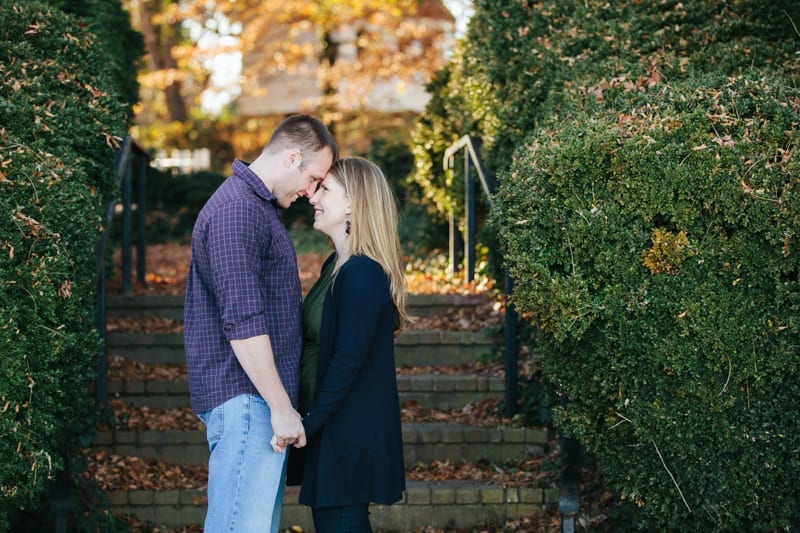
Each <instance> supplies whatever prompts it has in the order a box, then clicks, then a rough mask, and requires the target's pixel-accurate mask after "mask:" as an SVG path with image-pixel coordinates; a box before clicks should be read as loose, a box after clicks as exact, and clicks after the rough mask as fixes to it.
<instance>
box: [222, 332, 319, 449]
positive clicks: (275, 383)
mask: <svg viewBox="0 0 800 533" xmlns="http://www.w3.org/2000/svg"><path fill="white" fill-rule="evenodd" d="M231 347H232V348H233V352H234V353H235V354H236V358H237V359H238V360H239V364H240V365H242V368H243V369H244V371H245V372H246V373H247V376H248V377H249V378H250V381H252V382H253V385H255V387H256V389H257V390H258V392H259V394H261V397H262V398H264V401H266V402H267V405H269V410H270V421H271V423H272V431H273V433H274V434H275V438H274V439H273V448H275V450H276V451H283V449H284V448H285V447H286V446H287V445H289V444H294V446H295V447H296V448H302V447H303V446H305V445H306V434H305V430H304V429H303V421H302V418H301V417H300V413H298V412H297V411H296V410H295V409H294V407H292V402H291V400H290V399H289V395H288V394H286V389H285V388H284V386H283V383H282V382H281V378H280V376H279V375H278V369H277V367H276V366H275V357H274V355H273V353H272V343H270V340H269V336H268V335H258V336H256V337H250V338H249V339H241V340H232V341H231Z"/></svg>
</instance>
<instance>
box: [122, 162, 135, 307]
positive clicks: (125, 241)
mask: <svg viewBox="0 0 800 533" xmlns="http://www.w3.org/2000/svg"><path fill="white" fill-rule="evenodd" d="M132 182H133V169H132V165H131V164H130V162H129V161H127V162H125V171H124V174H123V178H122V293H123V294H124V295H125V296H130V295H131V294H133V287H132V283H131V270H132V269H131V240H132V239H131V234H132V233H133V228H132V226H133V221H132V215H131V211H132V204H133V198H132V197H133V183H132Z"/></svg>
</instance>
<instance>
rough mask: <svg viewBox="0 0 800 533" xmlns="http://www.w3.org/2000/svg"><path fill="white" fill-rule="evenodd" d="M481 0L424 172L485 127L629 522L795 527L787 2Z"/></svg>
mask: <svg viewBox="0 0 800 533" xmlns="http://www.w3.org/2000/svg"><path fill="white" fill-rule="evenodd" d="M474 4H475V8H476V12H475V15H474V16H473V18H472V20H471V22H470V27H469V30H468V33H467V35H466V37H465V39H464V41H463V42H462V43H461V53H460V54H457V55H456V56H455V57H454V60H453V61H452V62H451V63H450V65H449V66H448V68H447V69H446V70H445V71H444V72H443V73H442V74H441V75H440V76H439V78H438V79H437V80H436V82H435V83H434V84H433V85H432V86H431V88H432V89H433V90H434V91H435V92H434V93H433V98H432V100H431V103H430V104H429V107H428V110H427V112H426V114H425V116H424V117H423V118H422V119H421V120H420V121H419V123H418V135H417V136H416V137H415V146H414V154H415V157H416V161H417V166H416V171H417V173H416V176H415V179H416V181H417V182H418V183H420V184H421V186H422V187H423V189H424V190H425V195H426V198H430V199H432V200H434V201H435V203H437V205H442V206H445V205H446V204H447V201H448V200H446V199H441V198H443V197H445V196H446V195H448V194H452V191H451V188H450V187H451V184H450V183H448V182H447V179H448V177H447V176H446V175H445V174H444V173H441V172H440V171H438V170H437V165H439V163H438V161H441V155H442V152H443V150H444V147H446V146H447V145H448V144H449V143H450V142H452V140H453V138H454V137H456V138H457V137H458V136H460V135H462V134H464V133H471V134H475V135H479V136H481V137H482V138H483V140H484V146H483V150H484V152H483V154H484V157H485V162H486V165H487V167H489V169H490V171H492V172H494V173H495V174H496V175H497V176H498V178H499V182H500V186H501V191H500V193H499V194H498V196H497V199H496V200H497V203H496V204H495V205H496V209H495V210H494V212H493V213H492V214H491V224H492V227H493V228H494V229H495V230H496V232H497V233H498V234H499V237H500V240H501V244H502V247H503V249H504V255H505V260H506V263H507V265H508V266H509V267H510V268H511V270H512V273H513V276H514V278H515V281H516V288H515V292H514V301H515V303H516V304H517V306H518V308H519V309H520V310H522V311H523V312H524V313H525V316H526V318H527V319H528V320H529V321H530V322H531V323H532V324H534V325H535V326H536V327H537V328H539V331H540V333H539V335H538V339H537V341H538V342H537V343H536V344H535V349H534V357H535V358H536V359H538V360H539V362H540V363H541V366H542V370H543V372H544V374H545V376H546V377H547V378H548V379H549V380H551V381H552V384H553V385H554V386H555V387H556V388H557V389H558V390H559V391H560V392H561V393H563V394H564V395H566V396H567V397H568V398H569V402H568V403H567V404H566V406H565V407H558V408H556V409H555V411H554V418H555V422H556V423H557V424H558V425H559V426H561V427H562V428H563V429H565V430H567V431H569V432H571V433H572V434H573V435H574V436H576V437H578V438H579V439H580V440H581V441H582V442H583V443H584V444H585V445H586V447H587V448H588V449H589V451H591V452H595V453H596V454H597V458H598V464H599V465H600V468H601V469H602V474H603V476H604V478H605V480H606V482H607V483H608V485H609V488H611V489H612V490H614V491H615V492H616V493H617V494H618V495H620V496H622V497H623V498H625V500H626V501H627V502H630V503H631V505H630V509H633V511H634V512H633V513H632V514H631V515H630V517H632V518H631V520H632V522H631V524H632V525H633V526H634V527H638V528H642V529H664V530H680V529H683V528H685V527H686V526H687V524H691V526H692V528H693V529H695V530H705V529H717V530H771V529H776V528H791V527H797V522H796V518H795V517H794V516H793V514H792V509H794V508H796V507H797V506H798V501H797V494H799V493H800V491H798V488H800V487H798V484H797V482H795V481H788V480H789V479H792V480H793V479H794V477H795V476H793V475H792V474H793V473H794V472H797V471H798V467H799V466H800V459H799V458H798V456H797V453H796V450H797V449H800V448H798V444H799V443H798V438H799V437H798V435H799V433H798V427H797V426H798V423H797V421H796V417H793V416H792V414H791V413H793V411H794V402H795V400H794V398H795V397H796V396H797V395H798V392H800V380H798V359H797V355H796V354H797V348H798V323H797V320H796V316H797V311H798V303H800V295H799V294H798V285H797V283H798V282H797V271H798V252H797V247H796V243H797V238H798V237H797V235H796V233H797V229H798V228H799V227H800V224H798V222H800V221H798V218H797V217H798V202H799V201H800V200H798V197H797V196H798V195H797V193H796V192H795V191H794V188H796V187H797V183H798V182H797V176H798V175H800V172H798V168H797V162H796V159H797V158H796V156H795V157H793V155H794V152H796V147H797V143H798V133H797V132H798V125H799V124H800V111H799V110H798V106H799V105H800V104H799V103H800V98H798V92H797V90H796V89H793V88H795V87H797V80H798V74H799V73H800V56H798V51H800V34H798V30H797V27H796V25H797V24H798V21H800V6H798V5H797V3H796V2H791V1H788V0H784V1H780V0H779V1H775V2H772V1H771V2H767V1H764V0H739V1H736V2H718V1H716V0H706V1H697V2H678V1H664V2H639V1H637V0H631V1H625V0H623V1H620V2H596V1H584V0H566V1H564V0H546V1H544V2H495V1H492V0H477V1H476V2H475V3H474ZM465 117H468V118H467V119H465ZM456 197H458V196H456ZM779 480H780V481H779ZM793 521H794V522H793Z"/></svg>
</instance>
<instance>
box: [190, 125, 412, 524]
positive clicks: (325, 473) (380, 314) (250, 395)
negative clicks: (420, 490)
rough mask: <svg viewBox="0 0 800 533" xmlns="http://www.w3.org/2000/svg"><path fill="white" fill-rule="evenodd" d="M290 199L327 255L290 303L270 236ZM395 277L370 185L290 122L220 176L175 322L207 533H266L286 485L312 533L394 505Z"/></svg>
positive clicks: (383, 213)
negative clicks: (180, 325)
mask: <svg viewBox="0 0 800 533" xmlns="http://www.w3.org/2000/svg"><path fill="white" fill-rule="evenodd" d="M301 196H304V197H306V198H308V201H309V202H310V203H311V205H312V206H313V207H314V228H315V229H317V230H319V231H321V232H323V233H325V234H326V235H327V236H328V238H329V239H330V241H331V242H332V243H333V245H334V248H335V252H334V253H332V254H331V256H330V257H328V259H327V260H326V261H325V263H324V265H323V267H322V271H321V273H320V277H319V279H318V280H317V282H316V283H315V284H314V286H313V287H312V288H311V290H310V291H309V293H308V294H307V295H306V297H305V299H303V297H302V293H301V289H300V280H299V276H298V270H297V256H296V254H295V250H294V246H293V244H292V241H291V239H290V237H289V234H288V232H287V230H286V228H285V226H284V224H283V222H282V210H283V209H285V208H287V207H289V206H290V205H291V204H292V203H293V202H294V201H295V200H297V199H298V198H300V197H301ZM403 270H404V269H403V262H402V252H401V247H400V242H399V237H398V233H397V207H396V204H395V199H394V195H393V193H392V190H391V187H390V186H389V184H388V182H387V180H386V178H385V176H384V175H383V173H382V172H381V170H380V169H379V168H378V167H377V166H376V165H375V164H374V163H372V162H370V161H367V160H365V159H361V158H343V159H340V158H339V157H338V148H337V146H336V143H335V141H334V139H333V137H332V135H331V134H330V132H329V131H328V130H327V128H326V127H325V125H324V124H322V123H321V122H320V121H319V120H317V119H315V118H313V117H310V116H308V115H294V116H290V117H288V118H287V119H285V120H284V121H283V122H281V124H280V125H279V126H278V127H277V128H276V129H275V131H274V132H273V134H272V137H271V138H270V140H269V142H268V143H267V145H266V146H265V147H264V149H263V151H262V152H261V154H260V155H259V156H258V157H257V158H256V159H255V161H253V162H252V163H250V164H246V163H244V162H242V161H239V160H236V161H234V163H233V168H232V174H231V176H230V177H228V178H227V179H226V180H225V182H223V184H222V185H221V186H220V187H219V188H218V189H217V191H216V192H215V193H214V194H213V195H212V196H211V198H210V199H209V200H208V202H207V203H206V205H205V206H204V207H203V209H202V211H201V212H200V214H199V216H198V218H197V221H196V223H195V226H194V230H193V233H192V260H191V267H190V271H189V278H188V282H187V288H186V301H185V307H184V314H185V317H184V346H185V350H186V360H187V366H188V372H189V391H190V397H191V403H192V409H193V410H194V412H195V413H196V414H197V415H198V417H199V418H200V419H201V420H202V421H203V423H204V424H205V426H206V432H207V438H208V444H209V449H210V451H211V454H210V457H209V465H208V467H209V473H208V511H207V513H206V520H205V528H204V529H205V531H206V532H207V533H217V532H221V531H226V532H228V531H236V532H250V531H271V532H273V533H275V532H277V531H278V528H279V524H280V515H281V506H282V500H283V492H284V486H285V484H286V483H287V482H288V483H289V484H300V485H301V489H300V503H302V504H305V505H309V506H310V507H311V511H312V516H313V519H314V526H315V528H316V531H317V533H344V532H359V533H361V532H370V531H372V529H371V526H370V522H369V504H370V502H375V503H383V504H391V503H394V502H396V501H398V500H400V499H401V498H402V493H403V491H404V490H405V467H404V461H403V449H402V430H401V423H400V405H399V399H398V395H397V381H396V375H395V362H394V336H395V334H396V332H397V331H399V330H400V329H402V327H403V326H404V325H405V324H406V323H407V321H408V316H407V314H406V309H405V307H406V285H405V278H404V276H403ZM287 456H288V458H289V460H288V480H287Z"/></svg>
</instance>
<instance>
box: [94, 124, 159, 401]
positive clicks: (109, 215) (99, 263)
mask: <svg viewBox="0 0 800 533" xmlns="http://www.w3.org/2000/svg"><path fill="white" fill-rule="evenodd" d="M148 166H150V156H149V155H148V153H147V152H146V151H145V149H144V148H142V147H141V146H140V145H139V144H138V143H137V142H136V141H135V140H134V139H133V138H132V137H131V136H128V137H126V138H125V140H124V141H123V142H122V146H120V149H119V152H117V158H116V161H115V162H114V167H113V169H114V173H115V174H116V175H117V178H118V180H119V181H118V184H119V185H120V187H121V190H122V194H121V196H122V198H121V202H122V203H121V206H122V292H123V294H124V295H125V296H131V295H132V294H133V288H132V283H131V273H132V268H131V262H132V261H131V246H132V242H133V210H134V209H133V190H134V185H135V188H136V197H137V198H136V223H137V224H136V225H137V230H138V231H137V240H136V247H137V250H136V274H137V278H138V281H139V282H140V283H144V281H145V249H146V246H145V236H144V226H145V219H144V217H145V208H144V206H145V181H146V176H147V167H148ZM134 182H135V184H134ZM118 205H120V200H118V199H114V200H112V201H111V202H109V203H108V205H107V206H106V213H105V227H104V229H103V233H102V234H101V235H100V238H99V239H98V240H97V244H96V245H95V260H96V264H95V266H96V271H97V273H96V275H95V280H94V282H95V290H96V294H95V327H96V328H97V332H98V333H99V334H100V339H101V342H102V348H101V350H102V352H101V353H100V354H99V356H98V359H97V374H96V376H95V401H96V402H97V404H98V405H102V404H104V403H105V402H106V396H107V388H106V246H107V244H108V238H109V235H110V233H111V225H112V221H113V219H114V215H115V214H116V212H117V206H118Z"/></svg>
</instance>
